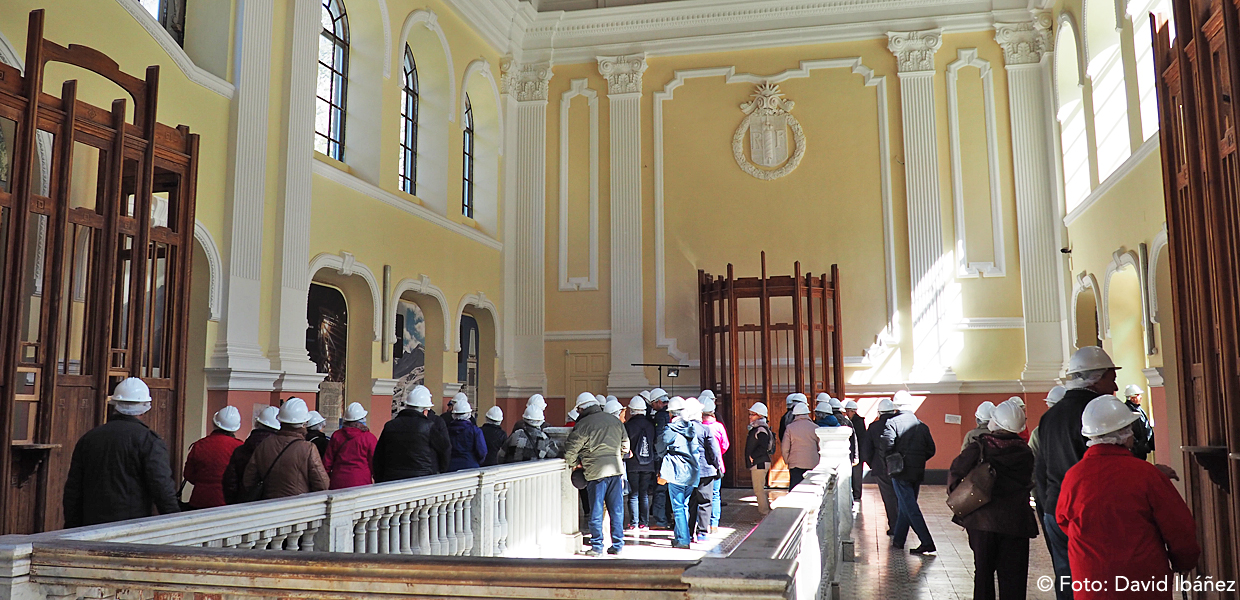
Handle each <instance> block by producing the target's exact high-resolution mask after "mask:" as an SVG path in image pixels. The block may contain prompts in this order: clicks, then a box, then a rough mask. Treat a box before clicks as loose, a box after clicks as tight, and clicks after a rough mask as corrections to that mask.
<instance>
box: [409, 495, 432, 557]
mask: <svg viewBox="0 0 1240 600" xmlns="http://www.w3.org/2000/svg"><path fill="white" fill-rule="evenodd" d="M417 515H418V525H417V527H416V529H417V532H416V536H414V533H413V532H410V537H411V538H414V537H416V539H417V540H418V545H417V547H416V548H414V549H413V553H414V554H420V555H427V554H431V507H430V506H429V505H427V503H426V501H425V500H420V501H418V512H417Z"/></svg>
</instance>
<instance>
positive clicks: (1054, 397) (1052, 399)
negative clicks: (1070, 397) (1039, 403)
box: [1046, 385, 1068, 408]
mask: <svg viewBox="0 0 1240 600" xmlns="http://www.w3.org/2000/svg"><path fill="white" fill-rule="evenodd" d="M1066 393H1068V388H1066V387H1064V386H1062V385H1057V386H1055V387H1053V388H1051V391H1049V392H1047V393H1046V407H1047V408H1050V407H1052V406H1055V403H1057V402H1059V401H1060V400H1063V395H1064V394H1066Z"/></svg>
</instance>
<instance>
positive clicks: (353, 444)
mask: <svg viewBox="0 0 1240 600" xmlns="http://www.w3.org/2000/svg"><path fill="white" fill-rule="evenodd" d="M378 443H379V440H378V439H377V438H375V434H373V433H371V432H370V430H369V429H367V428H365V427H348V426H346V427H341V428H340V429H337V430H336V432H335V433H333V434H332V439H331V441H329V442H327V452H325V453H324V454H323V468H325V469H327V475H328V477H329V478H330V480H331V486H330V487H328V489H332V490H339V489H344V488H350V487H357V486H359V485H369V484H370V483H372V482H373V480H372V479H371V475H370V473H371V470H370V469H371V464H372V463H373V462H374V458H375V446H376V445H377V444H378Z"/></svg>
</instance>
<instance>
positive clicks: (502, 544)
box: [495, 483, 508, 556]
mask: <svg viewBox="0 0 1240 600" xmlns="http://www.w3.org/2000/svg"><path fill="white" fill-rule="evenodd" d="M507 549H508V484H507V483H502V484H500V485H498V486H496V487H495V555H496V556H503V555H504V550H507Z"/></svg>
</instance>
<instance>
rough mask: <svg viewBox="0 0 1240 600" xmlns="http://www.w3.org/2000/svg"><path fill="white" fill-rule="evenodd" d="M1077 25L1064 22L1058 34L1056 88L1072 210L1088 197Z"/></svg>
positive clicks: (1067, 196) (1065, 178)
mask: <svg viewBox="0 0 1240 600" xmlns="http://www.w3.org/2000/svg"><path fill="white" fill-rule="evenodd" d="M1076 44H1077V40H1076V31H1075V28H1074V27H1073V26H1072V24H1071V23H1070V22H1069V21H1061V22H1060V26H1059V32H1058V35H1056V36H1055V90H1056V92H1057V94H1058V98H1057V100H1058V107H1057V111H1056V112H1057V115H1056V116H1057V117H1058V119H1059V135H1060V143H1061V148H1060V149H1061V150H1062V152H1063V155H1062V157H1061V158H1062V160H1063V186H1064V199H1065V201H1066V202H1065V204H1066V205H1067V206H1066V207H1065V208H1066V210H1067V212H1072V210H1073V209H1074V208H1076V207H1077V206H1080V204H1081V202H1083V201H1084V200H1085V198H1086V197H1087V196H1089V192H1090V181H1089V144H1088V143H1087V141H1086V137H1085V110H1084V104H1083V103H1082V102H1081V85H1080V67H1079V65H1080V62H1079V55H1078V54H1077V45H1076Z"/></svg>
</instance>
